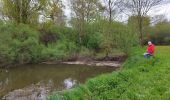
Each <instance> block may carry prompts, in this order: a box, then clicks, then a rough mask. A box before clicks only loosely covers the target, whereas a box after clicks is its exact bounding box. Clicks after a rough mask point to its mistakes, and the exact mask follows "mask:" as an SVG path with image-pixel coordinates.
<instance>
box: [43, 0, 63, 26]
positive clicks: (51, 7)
mask: <svg viewBox="0 0 170 100" xmlns="http://www.w3.org/2000/svg"><path fill="white" fill-rule="evenodd" d="M63 8H64V5H63V3H62V1H61V0H48V1H47V4H46V7H45V8H44V11H43V13H42V15H43V16H44V17H45V18H47V19H48V18H50V19H51V20H52V22H53V23H54V24H56V25H59V26H64V25H65V15H64V11H63Z"/></svg>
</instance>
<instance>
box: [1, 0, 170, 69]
mask: <svg viewBox="0 0 170 100" xmlns="http://www.w3.org/2000/svg"><path fill="white" fill-rule="evenodd" d="M129 1H131V2H127V1H126V0H104V1H100V0H69V4H70V6H69V8H70V10H71V15H70V16H65V14H64V8H65V5H64V3H63V2H62V0H1V2H0V3H1V7H0V13H1V21H0V65H1V66H6V65H11V64H25V63H37V62H42V61H60V60H68V59H69V58H75V57H78V56H88V57H89V56H96V54H98V53H102V54H104V55H105V56H106V57H108V56H109V55H110V54H111V53H113V51H114V50H118V51H120V52H123V53H124V54H126V55H129V52H130V50H131V47H133V46H136V45H138V44H141V45H143V44H144V42H145V41H146V40H153V41H154V42H155V43H162V44H163V43H165V42H166V43H168V42H167V41H169V38H167V37H166V39H162V38H164V36H163V35H162V34H169V33H168V28H166V29H167V30H166V32H165V31H164V30H165V29H164V28H165V26H166V27H168V24H169V22H167V24H164V23H162V24H157V25H155V26H151V25H150V19H149V17H148V16H146V15H147V12H148V11H149V10H150V9H147V10H146V8H148V7H149V8H152V7H153V6H155V5H158V4H159V3H160V2H161V0H142V1H140V0H136V1H140V2H137V3H134V1H135V0H129ZM151 1H152V2H151ZM141 2H143V3H142V5H141V7H139V8H135V9H134V8H132V6H136V5H137V4H140V3H141ZM147 2H150V3H151V4H150V3H149V4H148V5H144V4H147ZM125 8H126V9H125ZM140 8H142V9H140ZM139 9H140V11H141V12H138V10H139ZM126 10H128V11H127V12H130V13H132V14H131V15H133V16H131V17H129V20H128V23H122V22H118V21H116V19H117V15H119V13H123V12H125V11H126ZM142 12H143V13H142ZM68 17H69V20H68ZM158 27H159V28H158ZM151 33H154V34H151ZM149 34H150V35H149ZM157 34H160V36H159V35H157ZM155 36H158V37H161V36H162V37H161V38H160V41H158V40H159V39H157V38H155ZM153 37H154V38H153ZM162 40H164V41H162ZM161 41H162V42H161Z"/></svg>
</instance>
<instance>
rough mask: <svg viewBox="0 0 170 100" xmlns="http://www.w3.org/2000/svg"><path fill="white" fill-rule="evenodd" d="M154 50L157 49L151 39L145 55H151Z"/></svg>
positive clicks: (146, 56)
mask: <svg viewBox="0 0 170 100" xmlns="http://www.w3.org/2000/svg"><path fill="white" fill-rule="evenodd" d="M154 51H155V46H154V44H153V43H152V42H151V41H149V42H148V47H147V50H146V53H144V57H145V58H148V57H150V56H151V55H153V54H154Z"/></svg>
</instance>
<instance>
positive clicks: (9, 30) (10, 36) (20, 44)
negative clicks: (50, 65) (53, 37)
mask: <svg viewBox="0 0 170 100" xmlns="http://www.w3.org/2000/svg"><path fill="white" fill-rule="evenodd" d="M0 32H1V35H0V38H1V39H0V41H1V42H0V43H1V44H0V45H1V46H0V55H1V57H2V59H5V60H6V61H2V62H3V63H6V64H12V63H20V64H24V63H33V62H37V61H38V60H40V55H41V45H39V40H38V39H39V33H38V32H37V31H35V30H34V29H32V28H30V27H29V26H28V25H24V24H19V25H16V24H8V23H7V24H2V25H1V27H0Z"/></svg>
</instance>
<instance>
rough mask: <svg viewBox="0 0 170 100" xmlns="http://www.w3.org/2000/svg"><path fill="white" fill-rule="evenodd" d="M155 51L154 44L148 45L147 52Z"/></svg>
mask: <svg viewBox="0 0 170 100" xmlns="http://www.w3.org/2000/svg"><path fill="white" fill-rule="evenodd" d="M154 51H155V46H154V45H153V44H152V45H148V47H147V53H150V54H153V53H154Z"/></svg>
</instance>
